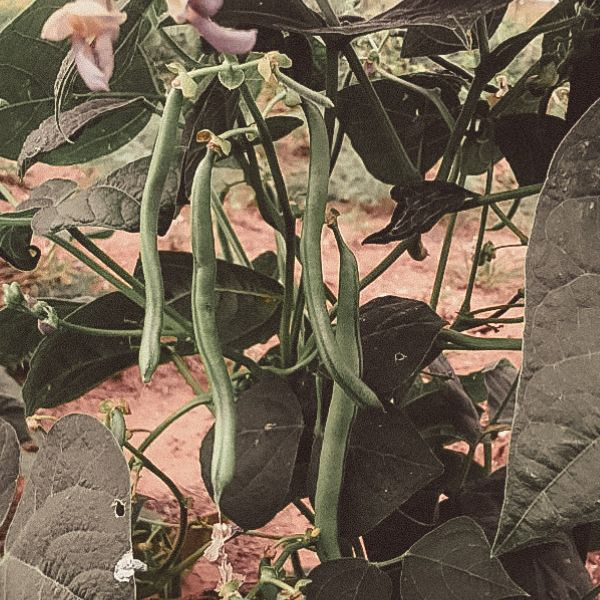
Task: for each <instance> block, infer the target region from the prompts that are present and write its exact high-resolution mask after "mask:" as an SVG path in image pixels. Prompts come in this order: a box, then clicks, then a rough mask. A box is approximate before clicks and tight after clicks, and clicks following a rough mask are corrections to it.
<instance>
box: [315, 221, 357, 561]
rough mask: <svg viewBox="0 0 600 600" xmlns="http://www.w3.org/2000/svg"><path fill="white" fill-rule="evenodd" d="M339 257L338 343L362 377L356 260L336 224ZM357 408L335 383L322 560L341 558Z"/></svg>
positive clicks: (320, 489) (319, 517) (321, 516)
mask: <svg viewBox="0 0 600 600" xmlns="http://www.w3.org/2000/svg"><path fill="white" fill-rule="evenodd" d="M331 228H332V229H333V232H334V234H335V237H336V241H337V245H338V250H339V253H340V274H339V300H338V307H339V308H338V318H337V327H336V332H335V339H336V342H337V344H338V347H339V348H340V350H341V351H342V352H344V356H345V357H346V362H347V364H348V367H349V369H350V370H351V371H352V373H353V374H354V375H355V376H357V377H360V374H361V370H362V347H361V343H360V330H359V321H358V318H359V315H358V300H359V294H360V290H359V281H358V265H357V263H356V258H355V257H354V254H352V251H351V250H350V248H348V246H347V245H346V243H345V242H344V240H343V238H342V235H341V233H340V230H339V229H338V227H337V223H333V224H332V225H331ZM356 411H357V408H356V404H355V403H354V402H352V399H351V398H350V397H348V395H347V394H346V392H345V391H344V390H343V389H342V387H341V386H340V385H339V384H337V383H335V384H334V386H333V395H332V397H331V405H330V407H329V412H328V414H327V421H326V424H325V432H324V434H323V443H322V446H321V455H320V458H319V475H318V478H317V491H316V496H315V525H316V526H317V527H318V528H319V530H320V532H321V533H320V535H319V553H320V555H321V559H322V560H333V559H335V558H340V557H341V556H342V553H341V551H340V545H339V522H338V513H339V505H340V495H341V491H342V483H343V480H344V465H345V462H346V455H347V451H348V441H349V439H350V432H351V430H352V423H353V422H354V417H355V415H356Z"/></svg>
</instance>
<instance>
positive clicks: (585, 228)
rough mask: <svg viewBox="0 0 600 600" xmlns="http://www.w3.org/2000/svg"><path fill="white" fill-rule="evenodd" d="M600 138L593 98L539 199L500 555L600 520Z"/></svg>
mask: <svg viewBox="0 0 600 600" xmlns="http://www.w3.org/2000/svg"><path fill="white" fill-rule="evenodd" d="M599 132H600V101H597V102H596V103H595V104H594V105H593V106H592V107H591V108H590V109H589V110H588V112H587V113H586V114H585V115H584V116H583V117H582V118H581V119H580V120H579V121H578V122H577V124H576V125H575V127H574V128H573V129H572V130H571V132H570V133H569V134H568V135H567V137H566V138H565V139H564V140H563V142H562V144H561V146H560V147H559V149H558V150H557V152H556V155H555V157H554V160H553V161H552V164H551V166H550V171H549V175H548V180H547V181H546V184H545V186H544V188H543V190H542V193H541V195H540V200H539V203H538V209H537V213H536V217H535V222H534V226H533V231H532V234H531V239H530V244H529V249H528V253H527V260H526V301H525V334H524V345H523V348H524V361H523V371H522V375H521V381H520V385H519V390H518V396H517V408H516V412H515V419H514V425H513V438H512V443H511V450H510V460H509V467H508V481H507V493H506V498H505V501H504V507H503V510H502V518H501V520H500V525H499V528H498V535H497V538H496V541H495V545H494V552H495V553H496V554H501V553H504V552H507V551H509V550H511V549H513V548H516V547H518V546H521V545H524V544H528V543H531V542H532V541H533V540H540V539H544V538H548V537H551V536H552V534H553V533H554V532H557V531H559V530H561V529H565V528H568V527H571V526H573V525H575V524H577V523H585V522H590V521H594V520H598V519H599V518H600V505H599V504H598V485H597V478H596V477H594V476H593V474H594V473H596V472H597V466H598V462H599V461H600V443H599V442H600V410H599V400H600V392H599V390H600V275H598V256H599V255H600V196H599V195H598V188H599V185H600V174H599V172H598V168H597V165H598V157H600V140H599V137H598V133H599Z"/></svg>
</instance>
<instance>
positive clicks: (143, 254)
mask: <svg viewBox="0 0 600 600" xmlns="http://www.w3.org/2000/svg"><path fill="white" fill-rule="evenodd" d="M182 102H183V95H182V93H181V90H177V89H172V90H171V91H170V92H169V95H168V96H167V100H166V102H165V108H164V111H163V116H162V119H161V122H160V127H159V130H158V135H157V138H156V143H155V145H154V151H153V153H152V159H151V160H150V166H149V168H148V177H147V179H146V183H145V185H144V192H143V194H142V204H141V207H140V258H141V261H142V269H143V273H144V284H145V296H146V302H145V314H144V327H143V332H142V340H141V343H140V352H139V358H138V361H139V366H140V372H141V374H142V380H143V381H144V383H148V381H150V379H151V378H152V375H153V374H154V371H155V370H156V367H157V366H158V364H159V362H160V353H161V347H160V334H161V330H162V324H163V315H164V308H165V292H164V284H163V278H162V271H161V267H160V259H159V254H158V245H157V235H158V214H159V211H160V201H161V198H162V194H163V190H164V187H165V182H166V180H167V175H168V173H169V167H170V165H171V157H172V155H173V152H174V149H175V145H176V144H177V139H178V136H179V128H178V125H179V113H180V112H181V104H182Z"/></svg>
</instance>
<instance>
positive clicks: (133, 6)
mask: <svg viewBox="0 0 600 600" xmlns="http://www.w3.org/2000/svg"><path fill="white" fill-rule="evenodd" d="M64 4H66V0H36V2H34V3H33V4H32V5H31V6H30V7H29V8H27V9H26V10H25V11H23V12H22V13H21V14H20V15H19V16H18V17H16V18H15V19H14V20H13V21H11V22H10V23H9V24H8V25H7V26H6V27H5V28H4V29H3V30H2V31H1V32H0V56H2V62H1V64H0V81H2V94H1V97H2V98H3V99H4V100H6V102H7V104H6V105H3V106H0V125H1V126H2V132H3V135H2V138H1V139H0V156H3V157H5V158H10V159H13V160H15V159H16V158H17V157H18V155H19V152H20V150H21V146H22V144H23V142H24V141H25V138H26V137H27V135H28V134H29V133H30V132H31V131H33V130H34V129H36V128H37V127H38V125H39V124H40V123H41V122H42V121H43V120H44V119H46V118H48V117H50V116H51V115H52V114H53V112H54V81H55V79H56V76H57V74H58V73H59V71H60V68H61V65H62V63H63V60H64V58H65V56H66V54H67V51H68V44H64V43H62V44H57V43H52V42H48V41H45V40H42V39H40V37H39V34H40V32H41V30H42V26H43V24H44V22H45V21H46V19H47V18H48V17H49V16H50V15H51V14H52V13H53V12H54V11H55V10H57V9H58V8H60V7H61V6H63V5H64ZM146 6H147V2H145V1H143V0H131V1H130V2H129V3H128V5H127V6H126V10H127V12H128V17H129V18H128V20H127V21H126V22H125V24H124V26H123V27H122V28H121V35H120V37H119V41H118V42H117V45H116V49H115V64H116V69H115V74H114V75H113V78H112V80H111V89H112V90H113V91H115V92H130V93H133V94H139V95H140V96H143V95H145V94H153V93H156V90H155V87H154V81H153V78H152V75H151V73H150V70H149V67H148V63H147V61H146V58H145V56H144V54H143V52H142V51H141V49H140V48H139V44H140V41H141V39H142V38H143V37H144V35H146V33H147V25H146V24H144V23H143V21H142V20H140V17H141V15H142V14H143V10H144V9H145V7H146ZM75 91H77V92H82V93H83V92H87V90H86V89H85V88H83V87H82V86H81V85H80V84H79V83H78V84H77V85H76V87H75ZM81 101H84V100H80V99H78V102H81ZM70 104H71V105H73V104H74V103H73V102H72V101H71V102H70ZM151 114H152V113H151V111H150V110H148V109H147V108H144V107H140V106H138V105H136V106H132V107H130V108H128V109H127V110H121V111H118V112H116V113H113V114H109V115H107V116H106V117H105V118H102V119H100V120H99V121H97V122H96V124H95V125H93V126H91V127H89V128H87V129H86V131H85V132H84V133H83V134H82V135H81V136H80V137H79V138H78V140H77V143H76V144H69V145H68V147H62V151H61V150H57V151H55V153H53V154H52V156H48V157H47V158H46V160H48V161H52V162H55V163H57V164H75V163H81V162H84V161H86V160H91V159H92V158H96V157H98V156H102V155H103V154H106V153H108V152H112V151H114V150H116V149H117V148H118V147H120V146H122V145H123V144H124V143H126V142H127V141H129V140H130V139H132V138H133V137H134V136H135V135H137V133H139V132H140V131H141V130H142V128H143V127H144V126H145V125H146V123H147V122H148V120H149V119H150V116H151Z"/></svg>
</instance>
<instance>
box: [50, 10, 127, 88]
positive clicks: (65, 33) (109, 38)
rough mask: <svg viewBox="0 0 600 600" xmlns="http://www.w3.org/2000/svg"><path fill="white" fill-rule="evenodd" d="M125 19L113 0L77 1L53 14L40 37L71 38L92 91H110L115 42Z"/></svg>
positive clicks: (84, 77)
mask: <svg viewBox="0 0 600 600" xmlns="http://www.w3.org/2000/svg"><path fill="white" fill-rule="evenodd" d="M126 19H127V15H126V14H125V13H124V12H121V11H120V10H118V9H117V8H116V7H115V5H114V3H113V0H75V2H69V3H68V4H65V5H64V6H63V7H62V8H59V9H58V10H57V11H56V12H54V13H52V15H50V17H49V18H48V20H47V21H46V22H45V23H44V27H43V28H42V33H41V37H42V39H44V40H49V41H51V42H61V41H62V40H66V39H67V38H71V45H72V48H73V57H74V60H75V64H76V65H77V70H78V71H79V74H80V75H81V78H82V79H83V81H84V83H85V84H86V86H87V87H88V88H89V89H90V90H91V91H93V92H107V91H109V86H108V82H109V81H110V78H111V77H112V74H113V71H114V66H115V60H114V54H113V43H114V42H115V41H116V40H117V38H118V36H119V27H120V26H121V25H122V24H123V23H124V22H125V20H126Z"/></svg>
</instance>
